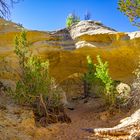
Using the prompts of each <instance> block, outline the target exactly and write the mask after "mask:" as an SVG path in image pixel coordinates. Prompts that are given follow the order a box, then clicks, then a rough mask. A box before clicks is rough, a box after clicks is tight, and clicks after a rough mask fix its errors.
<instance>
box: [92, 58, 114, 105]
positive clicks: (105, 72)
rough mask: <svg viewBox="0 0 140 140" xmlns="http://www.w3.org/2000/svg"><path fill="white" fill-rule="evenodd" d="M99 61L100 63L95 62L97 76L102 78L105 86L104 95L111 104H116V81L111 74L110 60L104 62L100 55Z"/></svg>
mask: <svg viewBox="0 0 140 140" xmlns="http://www.w3.org/2000/svg"><path fill="white" fill-rule="evenodd" d="M97 62H98V64H95V67H96V72H95V75H96V78H98V79H100V80H101V81H102V82H103V84H104V86H105V91H104V95H105V98H106V101H107V102H108V103H109V104H114V103H115V98H116V97H115V92H114V81H113V80H112V79H111V77H110V76H109V69H108V62H105V63H103V62H102V59H101V58H100V56H99V55H98V56H97Z"/></svg>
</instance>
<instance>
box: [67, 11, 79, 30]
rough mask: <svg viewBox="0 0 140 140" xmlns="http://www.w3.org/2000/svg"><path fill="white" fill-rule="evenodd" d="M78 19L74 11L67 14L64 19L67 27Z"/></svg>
mask: <svg viewBox="0 0 140 140" xmlns="http://www.w3.org/2000/svg"><path fill="white" fill-rule="evenodd" d="M79 21H80V18H79V17H78V16H76V15H75V14H74V13H73V14H69V16H68V17H67V19H66V27H67V28H69V27H70V26H71V25H72V24H74V23H78V22H79Z"/></svg>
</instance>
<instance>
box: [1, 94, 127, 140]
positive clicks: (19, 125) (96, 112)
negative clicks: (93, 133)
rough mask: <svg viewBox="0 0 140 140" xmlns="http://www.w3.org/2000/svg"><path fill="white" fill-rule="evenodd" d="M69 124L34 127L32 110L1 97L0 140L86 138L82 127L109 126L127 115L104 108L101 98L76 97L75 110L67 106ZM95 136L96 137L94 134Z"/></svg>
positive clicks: (86, 139)
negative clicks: (84, 98)
mask: <svg viewBox="0 0 140 140" xmlns="http://www.w3.org/2000/svg"><path fill="white" fill-rule="evenodd" d="M66 111H67V114H68V115H69V116H70V117H71V119H72V123H70V124H53V125H50V126H48V128H37V127H36V126H35V122H34V116H33V113H32V111H31V110H29V109H27V108H24V107H21V106H18V105H16V104H14V103H13V102H12V100H11V99H9V98H7V97H4V96H2V95H1V98H0V140H88V138H87V137H88V136H89V135H90V134H89V133H87V132H84V131H83V130H81V129H82V128H93V127H97V128H98V127H111V126H114V125H116V124H117V123H118V122H119V120H120V119H122V118H124V117H126V116H128V115H129V113H122V112H120V113H119V112H118V110H116V111H114V112H113V111H112V112H111V111H108V110H106V109H105V106H104V103H103V101H101V99H97V98H93V99H90V101H89V102H87V103H84V101H83V100H80V101H76V106H75V110H66ZM95 140H98V139H97V138H95Z"/></svg>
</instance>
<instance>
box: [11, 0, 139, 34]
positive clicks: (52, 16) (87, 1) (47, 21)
mask: <svg viewBox="0 0 140 140" xmlns="http://www.w3.org/2000/svg"><path fill="white" fill-rule="evenodd" d="M117 2H118V0H23V1H21V2H20V3H19V4H16V5H15V6H14V8H13V9H12V11H11V13H12V14H11V20H12V21H13V22H16V23H21V24H23V26H24V27H26V28H28V29H33V30H48V31H50V30H56V29H60V28H64V27H65V21H66V17H67V15H68V14H69V13H71V12H73V11H74V12H75V13H76V14H77V15H78V16H80V17H81V20H82V19H83V17H84V13H85V12H86V11H87V10H88V11H89V12H90V13H91V15H92V18H91V19H93V20H98V21H101V22H102V23H103V24H105V25H106V26H109V27H112V28H114V29H116V30H118V31H128V32H129V31H136V30H138V29H137V28H136V27H134V26H132V25H131V23H130V22H129V20H128V18H127V17H125V16H124V15H123V14H122V13H121V12H120V11H119V10H117Z"/></svg>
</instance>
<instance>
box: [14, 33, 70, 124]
mask: <svg viewBox="0 0 140 140" xmlns="http://www.w3.org/2000/svg"><path fill="white" fill-rule="evenodd" d="M15 53H16V55H17V56H18V59H19V65H20V69H21V73H20V79H19V81H18V82H17V84H16V90H15V92H14V93H12V95H13V96H14V98H15V99H16V101H18V102H19V103H21V104H28V105H30V106H31V107H33V111H34V114H35V116H36V117H35V118H36V120H37V121H39V123H41V125H42V126H46V125H48V124H49V123H54V122H57V121H58V120H59V117H60V114H59V113H60V112H61V117H62V118H63V117H64V119H63V121H66V120H65V119H68V121H69V120H70V119H69V118H68V117H67V115H66V113H65V112H64V109H63V105H62V103H61V99H60V97H61V96H60V93H61V92H62V91H61V89H60V88H58V87H57V86H56V83H55V81H54V79H53V78H52V77H51V76H50V74H49V62H48V60H47V61H46V60H43V59H41V58H40V57H37V56H33V55H32V53H31V52H30V51H29V45H28V41H27V38H26V32H25V31H23V32H22V33H21V35H20V37H16V38H15ZM42 121H43V122H42Z"/></svg>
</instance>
